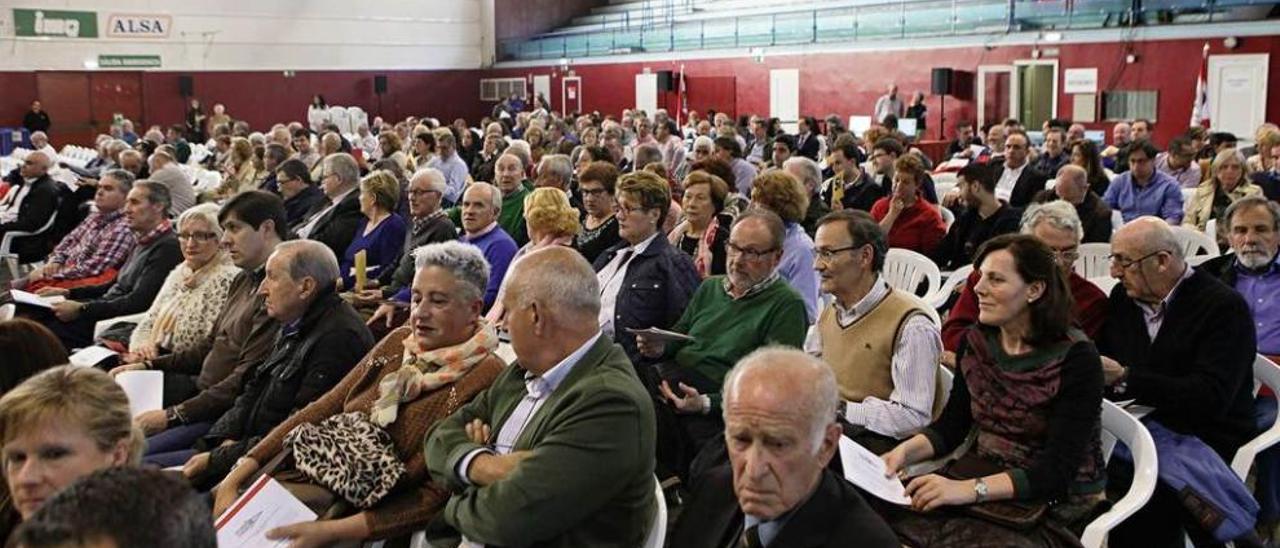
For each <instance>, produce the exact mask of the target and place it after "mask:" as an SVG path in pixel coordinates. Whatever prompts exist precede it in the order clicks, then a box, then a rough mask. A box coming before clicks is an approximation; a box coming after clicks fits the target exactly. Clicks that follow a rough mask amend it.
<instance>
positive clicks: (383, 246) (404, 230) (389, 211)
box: [338, 170, 409, 291]
mask: <svg viewBox="0 0 1280 548" xmlns="http://www.w3.org/2000/svg"><path fill="white" fill-rule="evenodd" d="M399 200H400V181H399V180H398V179H396V176H395V175H392V174H391V172H389V171H384V170H378V171H374V172H373V173H370V174H368V175H366V176H365V178H364V179H361V180H360V213H361V214H363V215H364V219H361V220H360V224H358V225H356V234H355V238H354V239H352V240H351V245H348V246H347V250H346V252H344V253H343V254H342V260H340V261H339V262H338V267H339V268H340V269H341V272H342V287H343V288H347V289H355V290H356V291H359V290H362V289H365V288H363V287H355V280H356V277H355V262H356V254H357V253H360V252H362V251H363V252H364V254H365V272H366V273H367V274H368V275H369V276H370V277H371V278H376V277H377V276H378V275H380V274H381V273H382V272H383V270H384V269H388V268H390V269H394V268H395V267H396V262H397V261H399V260H400V253H401V252H402V251H404V239H405V235H406V234H408V232H409V224H408V223H407V222H405V220H404V217H401V216H400V215H399V214H397V213H396V204H397V203H398V202H399Z"/></svg>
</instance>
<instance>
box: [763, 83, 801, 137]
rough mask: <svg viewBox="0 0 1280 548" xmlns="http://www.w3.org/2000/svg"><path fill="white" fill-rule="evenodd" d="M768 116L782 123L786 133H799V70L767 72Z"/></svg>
mask: <svg viewBox="0 0 1280 548" xmlns="http://www.w3.org/2000/svg"><path fill="white" fill-rule="evenodd" d="M769 116H771V117H773V118H777V119H778V121H780V122H782V129H783V130H784V131H786V132H787V133H791V134H795V133H797V132H798V131H799V128H798V124H799V121H800V69H778V70H771V71H769Z"/></svg>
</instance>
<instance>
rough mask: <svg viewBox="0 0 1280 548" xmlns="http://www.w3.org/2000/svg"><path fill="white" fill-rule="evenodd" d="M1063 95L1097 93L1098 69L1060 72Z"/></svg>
mask: <svg viewBox="0 0 1280 548" xmlns="http://www.w3.org/2000/svg"><path fill="white" fill-rule="evenodd" d="M1062 74H1063V76H1062V80H1063V86H1062V87H1063V89H1064V90H1065V93H1097V92H1098V69H1096V68H1077V69H1066V70H1064V71H1062Z"/></svg>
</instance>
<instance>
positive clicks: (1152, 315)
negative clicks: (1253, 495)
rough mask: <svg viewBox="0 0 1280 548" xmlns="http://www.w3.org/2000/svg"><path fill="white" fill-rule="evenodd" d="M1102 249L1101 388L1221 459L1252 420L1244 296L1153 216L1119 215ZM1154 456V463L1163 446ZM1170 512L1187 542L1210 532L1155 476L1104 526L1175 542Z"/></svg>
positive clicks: (1143, 539) (1118, 534) (1117, 478)
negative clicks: (1200, 264) (1106, 297)
mask: <svg viewBox="0 0 1280 548" xmlns="http://www.w3.org/2000/svg"><path fill="white" fill-rule="evenodd" d="M1111 251H1112V260H1111V276H1112V277H1113V278H1116V279H1118V280H1120V284H1118V285H1116V286H1115V288H1113V289H1112V291H1111V298H1110V311H1109V313H1108V315H1107V319H1106V322H1105V323H1104V324H1103V326H1102V329H1101V331H1100V332H1099V334H1098V337H1097V344H1098V351H1099V353H1100V354H1102V356H1103V358H1102V367H1103V373H1104V376H1105V378H1106V382H1107V384H1108V390H1109V391H1110V392H1111V397H1113V398H1114V399H1134V400H1136V401H1137V403H1139V404H1142V405H1149V406H1152V407H1155V408H1156V411H1155V412H1154V413H1152V414H1151V415H1149V416H1148V419H1147V420H1149V421H1154V422H1157V423H1159V424H1160V425H1162V426H1164V427H1166V428H1167V429H1169V430H1171V431H1173V432H1176V433H1178V434H1182V435H1186V436H1193V437H1195V438H1199V440H1200V441H1203V442H1204V443H1205V444H1207V445H1208V446H1209V447H1210V448H1212V449H1213V451H1214V452H1217V454H1218V455H1219V456H1220V457H1221V458H1222V459H1223V461H1224V462H1230V461H1231V458H1232V457H1233V456H1234V455H1235V452H1236V450H1237V449H1239V448H1240V446H1241V445H1243V444H1244V443H1245V442H1246V441H1248V440H1249V438H1251V437H1252V436H1253V435H1254V430H1255V428H1254V415H1253V401H1252V399H1253V398H1252V390H1253V383H1252V381H1251V379H1252V363H1253V359H1254V354H1255V352H1257V350H1256V349H1257V344H1256V337H1255V333H1254V327H1253V320H1252V318H1251V316H1250V314H1249V307H1248V305H1247V304H1246V303H1245V302H1244V299H1243V298H1242V297H1241V296H1240V294H1239V293H1236V292H1235V291H1234V290H1233V289H1232V288H1230V287H1228V286H1226V285H1224V284H1222V283H1221V282H1220V281H1218V280H1217V279H1214V278H1213V277H1212V276H1211V275H1209V274H1207V273H1205V272H1202V271H1198V270H1195V269H1192V268H1190V267H1189V266H1188V265H1187V263H1186V261H1185V260H1184V258H1183V252H1182V246H1181V245H1179V242H1178V240H1177V238H1176V237H1175V236H1174V233H1173V230H1172V229H1171V228H1170V227H1169V225H1168V224H1167V223H1165V221H1164V220H1162V219H1160V218H1157V217H1139V218H1137V219H1135V220H1133V221H1132V222H1130V223H1129V224H1126V225H1125V226H1124V227H1122V228H1121V229H1120V230H1118V231H1117V232H1116V233H1115V236H1113V237H1112V240H1111ZM1160 458H1161V460H1162V464H1163V460H1164V459H1166V458H1169V456H1167V455H1161V457H1160ZM1200 460H1202V459H1200ZM1112 461H1113V463H1114V462H1115V459H1112ZM1199 466H1202V467H1203V466H1207V465H1204V464H1201V465H1199ZM1112 468H1113V470H1112V472H1113V474H1112V477H1113V481H1114V483H1116V484H1117V486H1119V485H1124V484H1126V483H1127V482H1126V481H1125V480H1127V479H1128V475H1127V474H1126V472H1128V471H1127V470H1123V469H1121V470H1116V467H1115V466H1113V467H1112ZM1228 474H1229V472H1228ZM1226 487H1227V486H1225V485H1224V486H1222V488H1223V489H1225V488H1226ZM1245 496H1246V497H1247V496H1248V494H1247V492H1246V495H1245ZM1178 522H1181V524H1182V525H1183V527H1186V528H1187V532H1188V533H1189V534H1190V535H1191V538H1192V540H1193V541H1196V543H1197V545H1201V544H1200V543H1201V542H1202V541H1211V540H1212V539H1209V538H1208V537H1207V533H1206V532H1205V531H1204V530H1202V529H1201V528H1200V527H1199V526H1198V525H1197V524H1196V523H1195V522H1194V521H1193V520H1191V519H1190V516H1189V514H1187V513H1186V511H1185V510H1183V509H1182V504H1181V502H1180V501H1179V498H1178V493H1177V491H1175V490H1174V489H1173V488H1171V487H1169V486H1167V485H1165V484H1164V483H1161V484H1160V485H1159V487H1158V488H1157V489H1156V493H1155V495H1154V496H1153V498H1152V500H1151V502H1150V503H1149V504H1148V505H1147V506H1145V507H1144V508H1143V509H1142V510H1141V511H1139V513H1138V514H1137V515H1135V516H1133V517H1131V518H1129V519H1128V520H1127V521H1125V522H1124V523H1123V524H1121V527H1120V528H1119V529H1117V530H1116V531H1113V532H1112V541H1113V542H1115V543H1116V545H1118V546H1139V545H1142V546H1174V545H1181V544H1182V540H1181V539H1182V535H1183V531H1182V528H1180V527H1177V526H1170V525H1171V524H1173V523H1178ZM1116 539H1124V540H1123V541H1121V540H1116Z"/></svg>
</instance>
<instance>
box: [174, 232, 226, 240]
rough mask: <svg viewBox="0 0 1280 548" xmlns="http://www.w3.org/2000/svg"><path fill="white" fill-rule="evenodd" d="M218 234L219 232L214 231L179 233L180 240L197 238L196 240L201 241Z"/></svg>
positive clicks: (210, 238)
mask: <svg viewBox="0 0 1280 548" xmlns="http://www.w3.org/2000/svg"><path fill="white" fill-rule="evenodd" d="M217 236H218V235H217V234H214V233H212V232H179V233H178V239H179V240H195V241H196V242H200V243H204V242H207V241H210V240H212V239H214V238H216V237H217Z"/></svg>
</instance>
